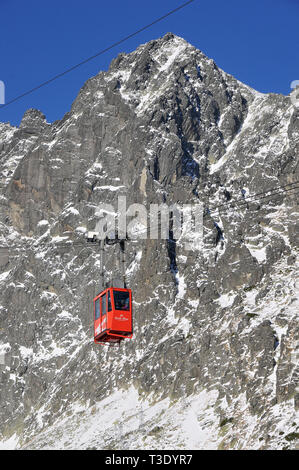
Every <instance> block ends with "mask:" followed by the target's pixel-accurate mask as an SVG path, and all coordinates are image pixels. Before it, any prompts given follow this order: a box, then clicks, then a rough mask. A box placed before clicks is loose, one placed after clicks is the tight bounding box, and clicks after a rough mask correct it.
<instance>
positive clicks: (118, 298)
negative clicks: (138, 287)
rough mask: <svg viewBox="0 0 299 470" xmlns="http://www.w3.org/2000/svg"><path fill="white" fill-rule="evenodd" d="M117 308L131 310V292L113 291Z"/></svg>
mask: <svg viewBox="0 0 299 470" xmlns="http://www.w3.org/2000/svg"><path fill="white" fill-rule="evenodd" d="M113 296H114V305H115V310H130V294H129V292H122V291H117V290H115V291H113Z"/></svg>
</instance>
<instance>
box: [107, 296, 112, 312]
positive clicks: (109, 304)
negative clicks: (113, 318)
mask: <svg viewBox="0 0 299 470" xmlns="http://www.w3.org/2000/svg"><path fill="white" fill-rule="evenodd" d="M111 310H112V305H111V297H110V291H108V312H111Z"/></svg>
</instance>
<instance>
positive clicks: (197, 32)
mask: <svg viewBox="0 0 299 470" xmlns="http://www.w3.org/2000/svg"><path fill="white" fill-rule="evenodd" d="M182 3H184V0H163V2H162V1H161V0H150V1H147V2H146V1H140V0H138V1H137V0H127V1H124V0H114V1H113V2H112V1H101V0H85V1H79V0H59V1H58V0H51V1H47V2H46V1H41V0H26V1H24V0H0V53H1V56H0V80H2V81H3V82H4V83H5V85H6V102H7V101H9V100H11V99H13V98H14V97H15V96H17V95H19V94H21V93H23V92H25V91H26V90H28V89H31V88H33V87H34V86H36V85H38V84H39V83H41V82H43V81H45V80H47V79H49V78H51V77H52V76H53V75H56V74H58V73H60V72H62V71H63V70H65V69H66V68H68V67H71V66H72V65H74V64H76V63H78V62H80V61H81V60H84V59H85V58H87V57H88V56H91V55H93V54H95V53H96V52H98V51H99V50H101V49H103V48H105V47H108V46H109V45H110V44H112V43H113V42H115V41H117V40H119V39H121V38H122V37H123V36H126V35H128V34H130V33H132V32H134V31H135V30H137V29H139V28H141V27H142V26H144V25H146V24H147V23H150V22H151V21H153V20H155V19H156V18H157V17H159V16H162V15H163V14H165V13H166V12H167V11H168V10H171V9H173V8H176V7H177V6H179V5H180V4H182ZM168 31H171V32H173V33H175V34H177V35H179V36H182V37H184V38H185V39H186V40H187V41H189V42H191V43H192V44H193V45H195V46H196V47H197V48H199V49H201V50H202V51H203V52H204V53H205V54H206V55H207V56H209V57H211V58H213V59H214V60H215V61H216V63H217V64H218V66H219V67H221V68H222V69H224V70H225V71H226V72H228V73H231V74H233V75H234V76H235V77H236V78H238V79H239V80H241V81H243V82H245V83H246V84H248V85H250V86H251V87H253V88H255V89H257V90H258V91H261V92H275V93H283V94H288V93H289V91H290V82H291V81H292V80H296V79H297V80H298V79H299V40H298V37H299V0H250V1H247V2H244V1H240V0H226V1H224V0H214V1H212V0H196V1H195V2H194V3H193V4H191V5H189V6H187V7H186V8H185V9H183V10H181V11H179V12H178V13H175V14H174V15H173V16H171V17H169V18H167V19H166V20H164V21H163V22H161V23H159V24H157V25H155V26H153V27H152V28H151V29H149V30H147V31H146V32H143V33H141V34H140V35H138V36H137V37H135V38H133V39H131V40H129V41H127V42H126V43H124V44H122V45H120V46H118V47H116V48H115V49H113V50H112V51H110V52H108V53H106V54H105V55H103V56H100V57H98V58H96V59H95V60H93V61H92V62H90V63H88V64H86V65H84V66H82V67H81V68H79V69H77V70H75V71H74V72H71V73H70V74H68V75H66V76H64V77H63V78H61V79H59V80H57V81H55V82H53V83H52V84H50V85H48V86H46V87H45V88H42V89H40V90H38V91H36V92H35V93H33V94H31V95H29V96H27V97H26V98H23V99H21V100H20V101H18V102H16V103H13V104H11V105H10V106H8V107H7V108H3V109H2V110H1V109H0V121H2V122H7V121H9V122H11V124H14V125H18V124H19V122H20V120H21V118H22V115H23V114H24V112H25V110H26V109H28V108H32V107H33V108H38V109H40V110H41V111H43V113H44V114H45V115H46V117H47V120H48V121H49V122H52V121H54V120H56V119H61V118H62V117H63V115H64V114H65V113H66V112H67V111H68V110H69V109H70V106H71V103H72V102H73V100H74V99H75V97H76V95H77V94H78V92H79V89H80V88H81V87H82V86H83V84H84V82H85V81H86V80H87V79H88V78H89V77H91V76H93V75H96V74H97V73H98V71H100V70H106V69H107V68H108V66H109V63H110V61H111V60H112V59H113V58H114V57H115V56H116V55H117V54H118V53H120V52H131V51H132V50H134V49H135V48H136V47H137V46H138V45H139V44H142V43H145V42H147V41H149V40H151V39H154V38H157V37H160V36H162V35H164V34H165V33H166V32H168Z"/></svg>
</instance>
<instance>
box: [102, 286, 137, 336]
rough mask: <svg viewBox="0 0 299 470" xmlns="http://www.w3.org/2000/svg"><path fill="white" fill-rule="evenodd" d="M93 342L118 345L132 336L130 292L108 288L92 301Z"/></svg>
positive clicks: (128, 290)
mask: <svg viewBox="0 0 299 470" xmlns="http://www.w3.org/2000/svg"><path fill="white" fill-rule="evenodd" d="M93 304H94V342H95V343H96V344H107V343H108V344H109V343H110V344H113V343H120V342H121V341H122V340H123V339H125V338H132V336H133V321H132V291H131V289H120V288H116V287H109V288H108V289H105V290H104V291H103V292H101V293H100V294H99V295H97V296H96V297H95V298H94V299H93Z"/></svg>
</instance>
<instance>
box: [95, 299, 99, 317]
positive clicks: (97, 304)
mask: <svg viewBox="0 0 299 470" xmlns="http://www.w3.org/2000/svg"><path fill="white" fill-rule="evenodd" d="M94 304H95V319H96V320H98V319H99V318H100V299H98V300H96V301H95V303H94Z"/></svg>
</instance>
